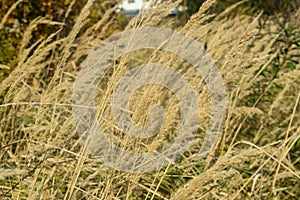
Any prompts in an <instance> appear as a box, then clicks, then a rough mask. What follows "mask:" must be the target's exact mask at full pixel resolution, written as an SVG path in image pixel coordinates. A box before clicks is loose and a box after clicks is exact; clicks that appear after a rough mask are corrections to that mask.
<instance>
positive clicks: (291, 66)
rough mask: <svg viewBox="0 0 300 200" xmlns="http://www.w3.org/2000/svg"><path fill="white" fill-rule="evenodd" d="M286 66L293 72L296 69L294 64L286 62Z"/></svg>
mask: <svg viewBox="0 0 300 200" xmlns="http://www.w3.org/2000/svg"><path fill="white" fill-rule="evenodd" d="M287 66H288V67H289V68H290V70H292V71H293V70H295V69H296V66H295V65H294V63H292V62H287Z"/></svg>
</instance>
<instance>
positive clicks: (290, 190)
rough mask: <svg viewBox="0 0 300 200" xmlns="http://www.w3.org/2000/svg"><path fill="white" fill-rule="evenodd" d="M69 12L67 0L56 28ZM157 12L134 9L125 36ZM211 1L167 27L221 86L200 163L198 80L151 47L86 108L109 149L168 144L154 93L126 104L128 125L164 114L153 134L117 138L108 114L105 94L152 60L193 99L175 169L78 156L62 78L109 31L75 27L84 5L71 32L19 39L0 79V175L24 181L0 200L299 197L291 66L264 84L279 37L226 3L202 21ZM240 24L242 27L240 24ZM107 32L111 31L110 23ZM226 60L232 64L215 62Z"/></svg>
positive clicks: (108, 79)
mask: <svg viewBox="0 0 300 200" xmlns="http://www.w3.org/2000/svg"><path fill="white" fill-rule="evenodd" d="M170 2H171V1H168V3H170ZM178 2H180V1H178ZM178 2H173V3H174V4H172V6H174V7H175V6H176V5H178V4H177V3H178ZM90 3H91V1H90ZM94 3H96V1H95V2H94ZM75 4H76V1H75V0H73V1H72V3H71V5H70V6H69V8H68V11H67V12H66V17H65V19H64V20H66V18H67V17H68V15H69V14H70V11H71V10H72V8H74V6H75ZM161 5H162V6H161V7H159V6H157V7H156V8H154V10H152V11H153V13H156V14H157V13H159V14H157V15H155V14H151V13H150V12H149V13H148V14H147V12H145V13H143V14H141V16H139V17H137V18H136V19H134V21H132V22H131V23H130V25H129V26H128V27H127V29H130V28H132V27H134V28H138V27H141V26H145V25H147V26H159V27H168V25H167V24H166V23H168V20H165V19H164V17H165V16H166V15H167V14H168V13H167V10H168V9H170V8H166V6H167V5H168V4H167V3H164V2H163V3H162V4H161ZM170 5H171V4H170ZM212 5H214V1H207V2H206V3H205V4H204V5H203V7H202V8H201V9H200V10H199V12H198V13H196V14H195V16H194V17H193V18H192V19H191V20H190V21H189V22H188V24H186V26H184V28H181V27H176V29H178V30H180V31H181V32H182V33H184V34H186V35H188V36H190V37H192V38H194V39H195V40H197V41H199V42H200V43H201V44H203V46H205V48H206V51H207V53H208V54H209V55H210V56H211V57H212V58H213V59H214V60H215V62H216V65H217V66H218V68H219V70H220V73H221V74H222V75H223V76H227V79H228V80H229V81H230V83H232V84H233V86H232V87H230V89H231V90H228V95H227V96H228V115H227V119H226V123H225V127H224V130H223V132H224V136H223V140H222V142H221V144H220V145H217V146H216V148H215V149H214V151H213V152H212V153H211V154H210V155H209V156H208V158H207V159H206V160H199V159H197V158H195V157H193V154H195V153H197V152H198V150H199V146H201V139H202V137H203V135H202V133H204V132H205V130H206V129H207V124H208V123H207V122H208V121H209V118H210V106H211V105H210V93H209V91H208V90H207V89H206V87H205V84H204V83H203V82H202V77H201V75H199V74H197V73H196V71H195V70H193V68H192V66H190V65H189V63H186V62H185V61H184V60H183V59H181V58H178V57H177V56H175V55H172V53H170V52H163V51H159V50H153V51H150V50H141V51H136V52H131V53H130V54H128V55H124V56H122V58H121V59H120V60H117V61H116V62H115V63H114V64H112V65H111V66H110V67H109V69H108V70H107V71H106V72H105V73H104V75H103V77H102V79H101V83H100V84H99V85H98V88H97V95H96V100H95V102H96V103H97V117H98V119H100V120H102V121H100V122H101V128H102V129H103V131H104V132H105V134H106V136H107V138H109V139H110V141H112V142H113V143H114V144H115V145H118V146H119V147H121V148H122V149H124V150H128V151H129V150H130V151H133V152H150V151H156V150H158V149H160V148H161V147H162V146H165V144H166V143H169V141H171V140H172V139H173V138H174V137H175V135H176V131H177V130H178V128H179V124H178V121H179V120H180V112H179V111H178V110H179V107H180V102H178V100H177V99H176V98H175V97H174V96H173V95H172V94H171V93H170V92H169V91H168V90H166V89H165V88H163V87H159V86H156V85H153V87H150V86H145V87H142V88H139V90H137V91H135V92H134V93H133V95H132V96H131V99H130V101H129V102H128V107H129V111H130V114H131V119H132V120H133V121H134V122H135V123H136V124H137V125H140V126H142V127H143V126H145V125H148V124H149V122H150V118H149V117H150V116H148V114H149V109H150V108H151V107H152V106H153V105H155V104H162V105H163V106H164V107H165V114H166V121H165V125H164V127H163V128H162V130H160V132H159V133H158V134H157V136H156V137H153V138H147V139H137V138H133V137H129V136H127V135H126V133H127V132H126V130H125V131H124V130H123V131H121V130H118V127H116V126H117V125H116V121H115V119H114V117H113V116H112V108H111V98H112V93H113V92H114V88H115V86H116V83H117V82H118V81H119V80H120V78H121V77H122V76H123V75H124V73H126V72H127V71H128V70H130V69H132V68H133V67H136V66H138V65H140V64H145V63H152V62H153V63H155V62H157V63H161V64H163V65H166V66H169V67H172V68H173V69H175V70H177V71H178V72H179V73H181V74H182V76H183V77H184V78H185V79H186V80H187V81H188V82H189V83H190V85H191V88H192V89H193V90H195V91H197V92H198V93H199V94H198V97H199V102H198V105H199V106H200V107H201V114H200V115H201V116H199V118H200V121H201V124H200V127H199V129H200V130H199V134H198V135H197V138H196V141H195V144H193V145H192V146H191V148H190V150H189V151H187V152H185V153H184V154H183V155H181V157H180V158H178V160H176V162H170V163H168V165H167V166H166V167H162V168H160V169H158V170H157V171H152V172H148V173H144V174H130V173H126V172H121V171H117V170H115V169H112V168H110V167H108V166H106V165H105V163H103V162H101V158H99V157H97V156H95V155H92V154H90V153H89V152H87V151H86V149H85V148H84V146H85V144H84V143H83V142H82V140H81V138H80V136H79V134H78V133H77V130H76V128H75V127H76V126H75V123H74V121H73V118H72V107H73V106H79V105H72V104H71V102H72V101H71V98H72V88H73V84H74V80H75V79H76V77H77V76H78V69H79V68H80V67H81V66H76V65H77V64H80V62H81V60H82V57H81V56H84V55H87V54H88V53H89V52H90V51H92V50H93V49H94V47H98V45H99V44H100V43H101V42H102V41H103V37H102V36H105V37H107V36H108V35H109V34H111V30H112V29H113V28H114V25H115V24H114V23H115V22H114V21H116V18H115V17H114V16H113V15H114V14H113V9H112V10H109V11H108V12H107V14H105V15H104V16H103V18H102V19H101V20H100V21H98V22H95V24H92V25H90V24H89V23H86V22H87V21H86V20H88V19H89V14H88V10H89V9H91V5H90V4H89V5H88V6H87V5H86V7H85V10H84V11H83V10H82V12H81V14H80V16H81V17H80V18H81V20H80V21H81V22H82V23H84V24H85V26H87V27H82V24H77V25H76V27H75V26H74V27H73V29H72V31H71V33H69V34H68V35H67V36H66V37H65V38H60V37H59V36H58V34H59V33H60V32H59V31H60V30H61V29H60V30H58V31H57V32H56V33H53V34H52V35H51V36H49V37H48V39H46V40H39V41H37V42H36V43H35V44H32V45H31V46H29V45H28V44H29V43H28V41H30V40H31V39H28V38H29V37H30V34H28V35H27V36H26V35H25V36H26V37H25V38H24V41H25V42H23V48H22V49H23V50H22V52H20V56H19V59H18V65H17V66H16V68H15V69H14V70H13V71H12V72H11V73H10V75H9V76H8V77H7V78H5V79H4V81H3V82H2V85H1V88H0V89H1V90H0V91H1V93H2V94H4V95H5V97H4V98H5V102H6V103H7V104H5V105H1V106H0V116H1V117H0V132H1V138H0V146H1V147H0V160H1V161H3V162H1V163H0V165H1V166H0V168H1V169H4V170H7V169H24V170H27V172H30V173H26V174H15V175H13V176H9V177H8V176H6V177H5V178H4V181H3V180H1V181H0V185H1V191H0V198H6V197H7V198H12V199H18V198H19V199H23V198H24V199H40V198H42V199H43V198H47V199H131V198H132V199H232V198H233V199H272V198H278V199H292V198H296V197H297V196H299V191H298V188H299V187H300V185H299V166H298V163H299V158H298V157H299V156H298V155H299V150H298V149H299V142H298V141H299V132H300V128H299V127H300V124H299V123H300V121H299V114H298V113H299V112H298V110H299V105H298V104H296V103H295V102H297V101H296V100H297V93H298V92H297V93H295V91H299V84H300V83H298V82H299V81H298V80H299V67H300V66H299V64H296V65H295V69H294V70H293V71H291V70H290V69H287V68H284V67H283V68H281V69H283V70H282V71H280V72H279V73H278V76H277V77H275V78H274V80H272V81H270V82H269V78H270V76H271V75H272V74H271V71H272V70H271V69H272V68H270V66H272V65H271V63H272V62H273V61H272V60H273V57H274V56H273V55H276V52H277V51H276V50H277V48H278V49H279V47H277V46H276V45H277V42H276V40H277V39H278V38H280V37H279V36H278V35H276V34H272V32H276V31H278V30H281V29H279V28H280V27H278V26H277V24H276V23H275V22H274V21H272V20H271V19H266V18H260V20H261V21H265V20H266V23H262V24H263V26H261V27H258V28H259V32H258V33H257V34H256V33H255V31H252V30H255V28H257V24H258V22H257V21H255V20H254V22H253V19H255V17H251V16H246V15H244V14H238V13H236V14H235V15H233V16H232V17H230V18H228V17H227V16H228V15H229V14H230V13H231V12H233V11H234V10H235V9H234V8H236V7H237V6H243V5H237V4H236V5H234V6H233V7H231V8H228V9H224V12H223V13H221V14H219V15H216V14H210V15H208V14H206V13H207V11H208V10H209V7H211V6H212ZM83 12H84V13H83ZM230 16H231V15H230ZM166 18H167V17H166ZM151 19H154V20H153V21H152V20H151ZM172 20H173V18H172ZM172 20H170V21H172ZM251 23H252V25H253V27H251V25H250V26H249V24H251ZM294 23H295V24H296V21H295V22H294ZM58 26H61V24H59V25H58ZM247 27H248V28H247ZM29 28H30V27H29ZM95 30H97V31H95ZM106 30H108V31H106ZM114 30H115V31H116V32H118V31H120V30H121V27H120V28H117V29H114ZM80 31H82V34H81V32H80ZM245 31H246V33H245ZM79 32H80V33H79ZM255 34H256V37H255V38H253V37H252V36H253V35H255ZM280 34H284V31H282V32H280ZM66 44H69V45H66ZM293 47H294V46H293ZM293 47H292V48H293ZM245 48H247V49H246V50H245ZM228 52H230V54H231V55H234V56H233V57H231V58H225V55H226V54H227V53H228ZM295 52H296V51H295ZM195 53H196V52H195ZM290 53H291V52H290ZM21 54H22V55H21ZM267 54H270V55H271V56H270V58H267V57H266V56H265V55H267ZM291 54H294V53H291ZM291 54H287V56H290V55H291ZM16 59H17V58H16ZM95 59H97V58H95ZM266 59H269V60H268V61H266ZM226 63H227V64H226ZM228 63H229V64H228ZM262 63H264V64H262ZM92 64H93V63H92ZM58 66H60V67H58ZM87 66H88V65H87ZM262 73H263V74H264V75H265V77H264V76H262V75H261V74H262ZM54 74H56V75H54ZM230 74H231V75H230ZM157 76H159V74H158V75H157ZM14 81H15V83H14ZM50 82H51V85H49V83H50ZM8 87H10V88H9V89H8V91H7V88H8ZM2 94H1V95H2ZM255 94H258V95H255ZM20 101H22V102H20ZM296 105H298V106H296ZM202 108H203V109H202ZM291 113H293V115H291ZM199 141H200V142H199ZM241 141H242V142H241ZM278 166H280V168H279V167H278ZM1 169H0V176H1ZM24 177H26V178H24ZM272 183H273V185H274V186H273V191H271V188H272Z"/></svg>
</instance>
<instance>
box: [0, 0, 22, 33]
mask: <svg viewBox="0 0 300 200" xmlns="http://www.w3.org/2000/svg"><path fill="white" fill-rule="evenodd" d="M21 2H23V0H18V1H17V2H15V3H14V4H13V5H12V6H11V7H10V8H9V9H8V11H7V12H6V13H5V15H4V17H3V18H2V20H1V23H0V30H1V29H3V28H4V25H5V23H6V21H7V19H8V17H9V15H10V14H11V13H12V12H13V11H14V10H15V9H16V7H17V6H18V5H19V4H20V3H21Z"/></svg>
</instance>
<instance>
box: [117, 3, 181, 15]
mask: <svg viewBox="0 0 300 200" xmlns="http://www.w3.org/2000/svg"><path fill="white" fill-rule="evenodd" d="M150 3H151V0H123V1H122V3H121V4H120V7H119V8H118V9H117V10H116V11H117V13H120V14H125V15H138V14H139V13H140V12H141V11H145V10H146V9H148V7H149V5H150ZM158 3H161V1H158ZM155 7H156V6H154V8H155ZM184 10H185V9H184V7H183V6H179V7H178V9H172V10H171V11H170V15H176V14H178V13H181V12H183V11H184Z"/></svg>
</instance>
